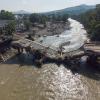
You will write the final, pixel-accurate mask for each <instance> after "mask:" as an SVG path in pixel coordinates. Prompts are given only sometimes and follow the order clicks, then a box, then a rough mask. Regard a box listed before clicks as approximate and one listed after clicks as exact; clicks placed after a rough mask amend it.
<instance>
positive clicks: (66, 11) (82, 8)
mask: <svg viewBox="0 0 100 100" xmlns="http://www.w3.org/2000/svg"><path fill="white" fill-rule="evenodd" d="M94 8H95V6H88V5H85V4H82V5H79V6H75V7H69V8H65V9H62V10H56V11H51V12H47V13H45V14H58V13H60V14H69V15H73V14H74V15H79V14H81V13H84V12H86V11H88V10H90V9H94Z"/></svg>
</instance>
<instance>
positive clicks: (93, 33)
mask: <svg viewBox="0 0 100 100" xmlns="http://www.w3.org/2000/svg"><path fill="white" fill-rule="evenodd" d="M74 18H75V19H76V20H79V21H80V22H81V23H82V24H83V25H84V26H85V28H86V30H87V32H88V33H89V37H90V38H91V40H93V41H100V4H98V5H96V8H95V9H93V10H90V11H88V12H86V13H83V14H80V15H79V16H74Z"/></svg>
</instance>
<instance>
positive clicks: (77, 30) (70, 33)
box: [38, 18, 86, 52]
mask: <svg viewBox="0 0 100 100" xmlns="http://www.w3.org/2000/svg"><path fill="white" fill-rule="evenodd" d="M68 20H69V22H70V27H71V29H70V30H66V31H65V32H63V33H62V34H61V35H59V36H58V35H54V36H47V37H41V38H40V39H39V40H38V41H41V40H42V41H43V42H42V44H43V45H45V46H48V47H51V48H54V49H55V50H56V49H59V46H60V45H61V44H63V43H67V42H69V43H70V44H69V45H68V44H66V45H64V46H63V48H64V50H63V52H70V51H74V50H77V49H79V48H80V47H81V46H82V45H83V44H84V41H85V40H86V30H85V29H84V26H83V25H82V24H81V23H79V22H78V21H76V20H73V19H71V18H69V19H68Z"/></svg>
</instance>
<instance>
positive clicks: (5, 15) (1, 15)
mask: <svg viewBox="0 0 100 100" xmlns="http://www.w3.org/2000/svg"><path fill="white" fill-rule="evenodd" d="M0 19H1V20H14V19H15V17H14V15H13V14H12V13H11V12H8V11H5V10H1V12H0Z"/></svg>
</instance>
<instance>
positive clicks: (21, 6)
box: [0, 0, 100, 12]
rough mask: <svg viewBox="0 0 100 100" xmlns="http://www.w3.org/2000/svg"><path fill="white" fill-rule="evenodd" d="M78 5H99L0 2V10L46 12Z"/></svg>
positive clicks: (69, 0) (75, 0)
mask: <svg viewBox="0 0 100 100" xmlns="http://www.w3.org/2000/svg"><path fill="white" fill-rule="evenodd" d="M80 4H87V5H94V4H100V0H0V10H2V9H4V10H8V11H18V10H25V11H29V12H46V11H53V10H59V9H63V8H67V7H72V6H77V5H80Z"/></svg>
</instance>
